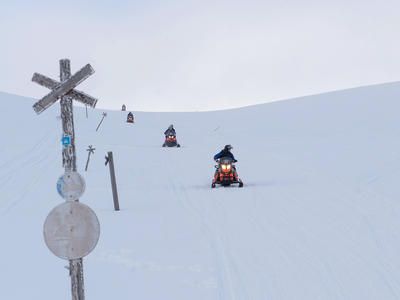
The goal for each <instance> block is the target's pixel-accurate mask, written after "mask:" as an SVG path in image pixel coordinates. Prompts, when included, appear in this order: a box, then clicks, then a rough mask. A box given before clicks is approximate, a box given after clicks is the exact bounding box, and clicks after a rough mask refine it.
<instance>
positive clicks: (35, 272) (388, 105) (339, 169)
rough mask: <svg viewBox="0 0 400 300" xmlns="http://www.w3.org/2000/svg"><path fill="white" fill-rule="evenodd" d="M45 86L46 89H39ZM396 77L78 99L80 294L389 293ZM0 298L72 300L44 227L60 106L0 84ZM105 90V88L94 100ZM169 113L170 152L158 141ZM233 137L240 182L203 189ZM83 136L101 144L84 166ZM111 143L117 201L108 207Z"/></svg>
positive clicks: (397, 158) (166, 297) (175, 299)
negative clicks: (205, 96) (155, 105)
mask: <svg viewBox="0 0 400 300" xmlns="http://www.w3.org/2000/svg"><path fill="white" fill-rule="evenodd" d="M44 94H45V90H44ZM399 99H400V84H387V85H379V86H372V87H366V88H359V89H353V90H346V91H341V92H335V93H329V94H323V95H317V96H313V97H305V98H299V99H294V100H288V101H282V102H276V103H270V104H266V105H258V106H252V107H247V108H242V109H235V110H228V111H218V112H206V113H135V118H136V123H135V124H127V123H126V122H125V120H126V113H123V112H118V111H116V112H108V116H107V117H106V119H105V121H104V122H103V124H102V126H101V128H100V130H99V132H95V129H96V126H97V124H98V122H99V121H100V119H101V113H102V111H100V110H94V111H93V110H90V111H89V119H86V117H85V111H84V109H82V108H75V128H76V135H77V151H78V167H79V171H80V173H81V174H82V175H83V176H84V177H85V179H86V184H87V189H86V192H85V194H84V196H83V197H82V198H81V201H82V202H83V203H86V204H88V205H89V206H90V207H92V208H93V209H94V210H95V211H96V213H97V215H98V217H99V220H100V223H101V230H102V233H101V237H100V241H99V244H98V246H97V248H96V249H95V250H94V252H92V253H91V254H90V255H89V256H88V257H86V258H85V259H84V267H85V285H86V286H85V287H86V298H87V299H96V300H106V299H107V300H108V299H146V300H187V299H191V300H200V299H201V300H206V299H207V300H213V299H225V300H232V299H235V300H249V299H255V300H264V299H307V300H309V299H363V300H365V299H399V298H400V256H399V253H400V230H399V228H400V200H399V199H400V189H399V188H398V186H399V185H398V180H399V179H400V139H399V136H400V121H399V111H400V102H399ZM0 101H1V103H2V117H1V118H0V124H1V128H2V136H1V138H2V139H1V140H2V144H1V145H2V147H1V148H0V152H1V168H0V191H1V197H0V233H1V234H0V236H1V241H2V243H1V248H0V253H1V255H2V257H3V259H2V260H1V261H0V282H1V283H2V288H1V291H0V298H1V299H7V300H13V299H46V300H53V299H70V298H71V296H70V290H69V289H70V280H69V276H68V271H67V270H66V269H64V266H65V265H67V262H65V261H62V260H60V259H58V258H57V257H55V256H53V254H51V253H50V252H49V250H48V249H47V248H46V246H45V244H44V241H43V237H42V226H43V222H44V220H45V217H46V215H47V214H48V213H49V212H50V210H51V209H52V208H53V207H55V206H56V205H57V204H59V203H61V202H62V201H63V200H62V199H61V198H60V197H59V196H58V194H57V192H56V180H57V178H58V176H59V175H61V174H62V173H63V169H62V167H61V144H60V137H61V124H60V120H59V119H58V118H57V116H58V115H59V105H55V106H54V107H52V108H51V109H49V110H48V111H46V112H44V113H43V114H41V115H39V116H37V115H36V114H35V113H34V111H33V110H32V107H31V106H32V104H33V102H34V100H33V99H26V98H25V99H24V98H22V97H17V96H12V95H8V94H0ZM100 101H101V100H100ZM171 123H173V124H174V125H175V128H176V130H177V133H178V140H179V142H180V144H181V145H182V148H180V149H165V148H161V144H162V142H163V134H162V133H163V131H164V130H165V128H166V127H167V126H168V125H169V124H171ZM227 143H230V144H232V145H233V147H234V149H233V152H234V154H235V155H236V156H237V159H238V160H239V162H238V164H237V167H238V171H239V175H240V177H241V178H242V179H243V181H244V183H245V187H244V188H243V189H239V188H236V187H233V188H217V189H215V190H211V188H210V184H211V178H212V175H213V172H214V168H213V165H214V164H213V161H212V156H213V155H214V154H215V153H216V152H217V151H218V150H220V149H221V148H222V147H223V145H225V144H227ZM88 145H93V146H94V147H95V148H96V152H95V154H94V156H92V158H91V163H90V166H89V171H88V172H84V167H85V162H86V157H87V151H86V148H87V146H88ZM107 151H113V152H114V158H115V163H116V176H117V182H118V187H119V196H120V205H121V208H122V211H120V212H114V211H113V206H112V194H111V188H110V182H109V174H108V167H105V166H104V161H105V160H104V156H105V154H106V152H107Z"/></svg>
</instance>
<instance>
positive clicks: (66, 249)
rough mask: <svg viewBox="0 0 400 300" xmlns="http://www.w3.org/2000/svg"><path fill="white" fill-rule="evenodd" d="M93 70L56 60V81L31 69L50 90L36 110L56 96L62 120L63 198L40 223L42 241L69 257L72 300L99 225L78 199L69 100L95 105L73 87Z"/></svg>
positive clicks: (80, 292)
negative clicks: (58, 68)
mask: <svg viewBox="0 0 400 300" xmlns="http://www.w3.org/2000/svg"><path fill="white" fill-rule="evenodd" d="M93 73H94V70H93V68H92V67H91V66H90V65H89V64H87V65H86V66H84V67H83V68H82V69H81V70H79V71H78V72H76V73H75V74H74V75H72V76H71V67H70V61H69V60H68V59H62V60H60V82H58V81H56V80H53V79H51V78H48V77H46V76H44V75H41V74H38V73H35V74H34V75H33V77H32V81H33V82H36V83H38V84H40V85H42V86H44V87H47V88H49V89H51V90H52V91H51V92H50V93H49V94H47V95H46V96H44V97H43V98H42V99H41V100H39V101H38V102H36V103H35V104H34V105H33V109H34V110H35V112H36V113H37V114H40V113H42V112H43V111H45V110H46V109H47V108H49V107H50V106H51V105H53V104H54V103H55V102H57V101H58V100H59V99H60V104H61V120H62V129H63V137H62V144H63V149H62V165H63V167H64V169H65V173H64V175H63V176H62V177H61V178H60V179H59V182H58V183H57V188H58V191H59V193H60V195H61V196H62V197H63V198H64V199H66V202H65V203H63V204H61V205H58V206H56V207H55V208H54V209H53V210H52V211H51V212H50V214H49V215H48V217H47V218H46V221H45V224H44V237H45V242H46V244H47V246H48V247H49V249H50V250H51V251H52V252H53V253H54V254H55V255H56V256H58V257H60V258H63V259H68V260H69V272H70V277H71V292H72V299H73V300H84V299H85V295H84V280H83V260H82V257H84V256H86V255H87V254H89V253H90V252H91V251H92V250H93V249H94V247H95V246H96V244H97V241H98V238H99V235H100V226H99V223H98V220H97V217H96V215H95V213H94V212H93V211H92V210H91V209H90V208H89V207H88V206H86V205H83V204H81V203H79V197H80V196H81V195H82V194H83V192H84V180H83V178H82V177H81V176H80V175H79V174H78V173H77V172H76V151H75V132H74V118H73V106H72V100H76V101H79V102H81V103H83V104H85V105H88V106H90V107H95V106H96V103H97V99H95V98H93V97H91V96H89V95H86V94H85V93H83V92H80V91H77V90H75V89H74V88H75V87H76V86H78V85H79V84H80V83H81V82H82V81H84V80H85V79H87V78H88V77H89V76H90V75H92V74H93Z"/></svg>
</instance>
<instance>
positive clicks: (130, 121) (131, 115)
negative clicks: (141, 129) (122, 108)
mask: <svg viewBox="0 0 400 300" xmlns="http://www.w3.org/2000/svg"><path fill="white" fill-rule="evenodd" d="M126 122H127V123H134V122H135V121H134V119H133V114H128V117H127V118H126Z"/></svg>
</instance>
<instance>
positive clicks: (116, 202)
mask: <svg viewBox="0 0 400 300" xmlns="http://www.w3.org/2000/svg"><path fill="white" fill-rule="evenodd" d="M107 164H108V165H109V167H110V179H111V188H112V194H113V201H114V210H115V211H118V210H119V200H118V191H117V180H116V179H115V169H114V157H113V153H112V152H111V151H109V152H108V153H107V156H106V163H105V165H106V166H107Z"/></svg>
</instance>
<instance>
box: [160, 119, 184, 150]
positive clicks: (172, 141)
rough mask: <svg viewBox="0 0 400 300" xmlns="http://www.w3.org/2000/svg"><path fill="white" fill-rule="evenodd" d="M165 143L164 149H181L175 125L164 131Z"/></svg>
mask: <svg viewBox="0 0 400 300" xmlns="http://www.w3.org/2000/svg"><path fill="white" fill-rule="evenodd" d="M164 135H165V141H164V144H163V145H162V146H163V147H178V148H179V147H180V146H181V145H179V144H178V142H177V140H176V131H175V128H174V125H172V124H171V125H169V127H168V129H167V130H165V131H164Z"/></svg>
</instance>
